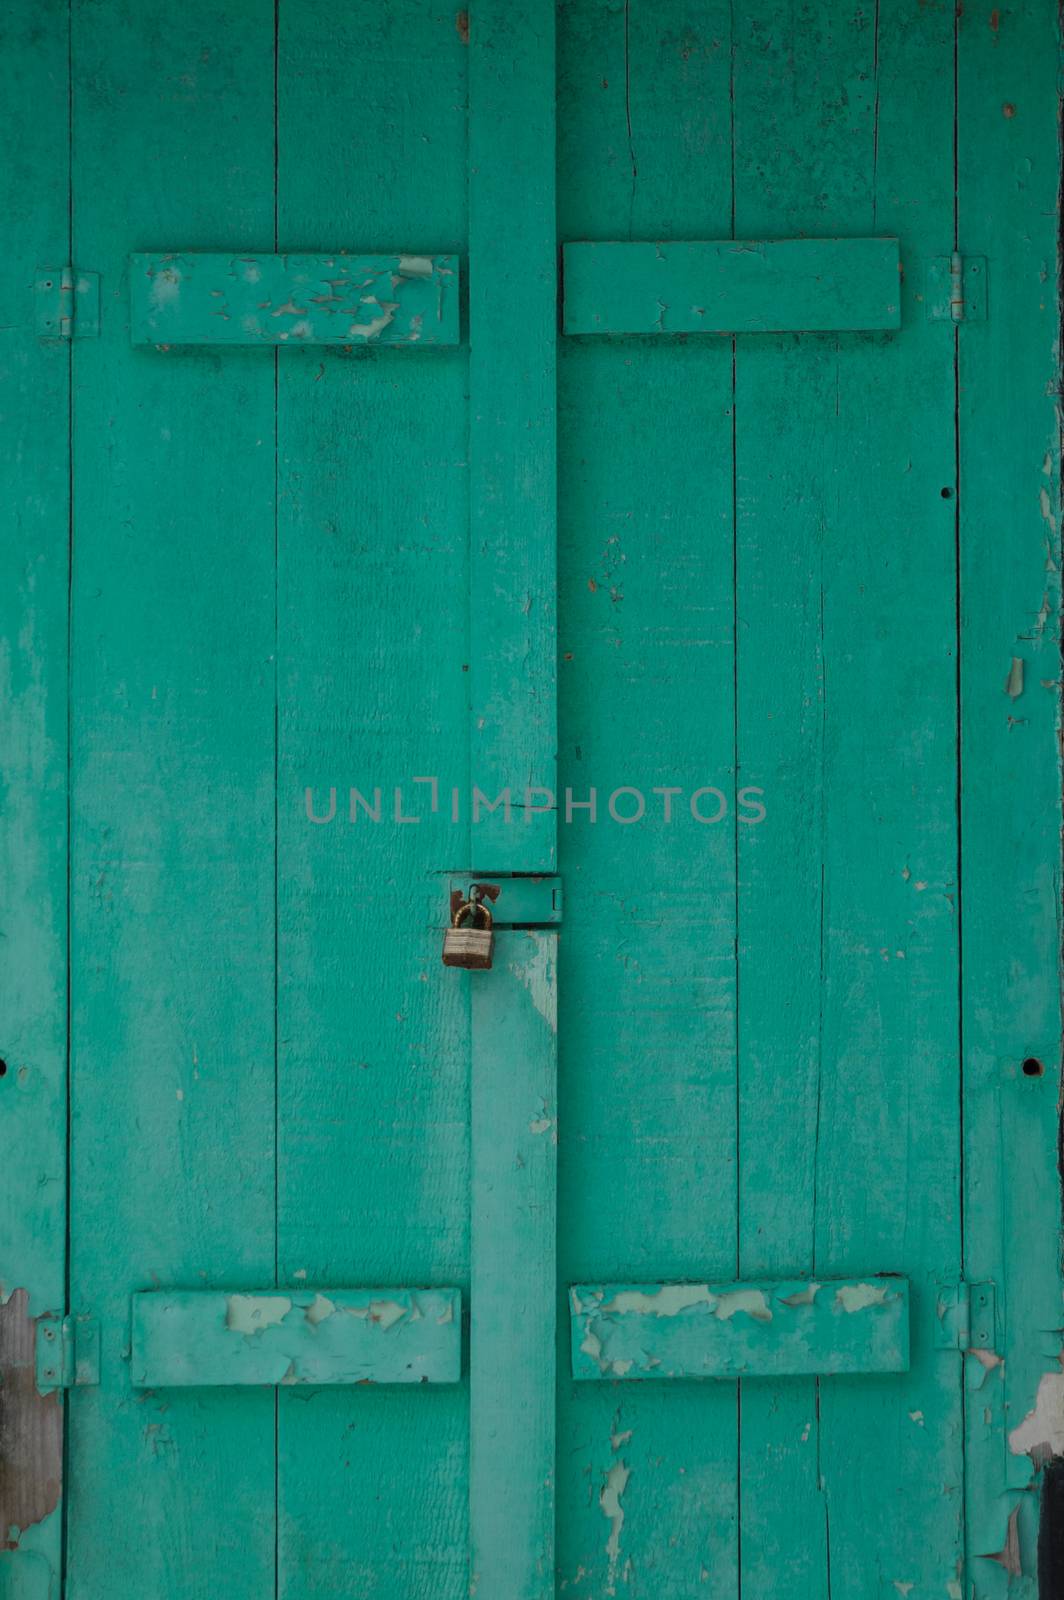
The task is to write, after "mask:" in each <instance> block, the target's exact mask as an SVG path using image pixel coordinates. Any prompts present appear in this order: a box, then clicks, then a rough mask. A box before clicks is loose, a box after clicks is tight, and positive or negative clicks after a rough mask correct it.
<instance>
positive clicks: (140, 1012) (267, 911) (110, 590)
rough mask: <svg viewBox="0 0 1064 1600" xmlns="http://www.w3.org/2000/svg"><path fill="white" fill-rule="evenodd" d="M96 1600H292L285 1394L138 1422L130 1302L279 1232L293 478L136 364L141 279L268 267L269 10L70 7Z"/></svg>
mask: <svg viewBox="0 0 1064 1600" xmlns="http://www.w3.org/2000/svg"><path fill="white" fill-rule="evenodd" d="M73 67H74V79H75V83H74V101H73V104H74V123H75V126H74V163H75V171H74V208H73V215H74V251H75V257H76V259H77V260H80V261H83V262H84V263H85V264H86V267H87V268H88V269H91V270H93V271H96V272H99V274H100V279H101V290H102V295H101V299H102V305H101V331H100V337H99V338H98V339H84V340H80V341H77V342H76V345H75V351H74V389H75V394H74V480H75V505H74V565H73V658H72V688H73V698H74V716H73V737H72V762H73V773H74V779H73V840H72V846H73V856H72V917H73V929H72V948H71V983H72V1008H73V1010H72V1017H73V1038H74V1050H73V1064H72V1195H71V1302H72V1305H73V1306H74V1307H75V1308H76V1310H77V1311H78V1312H84V1313H89V1314H93V1315H95V1316H96V1317H98V1318H99V1322H100V1330H101V1340H102V1350H101V1355H102V1362H101V1367H102V1371H101V1382H100V1386H99V1387H98V1388H86V1389H78V1390H76V1391H73V1392H72V1394H71V1397H70V1401H69V1411H70V1484H71V1487H70V1495H69V1515H70V1526H69V1539H68V1555H69V1568H70V1572H71V1574H72V1586H71V1588H72V1593H73V1594H75V1595H81V1596H96V1595H103V1594H106V1595H108V1596H110V1597H111V1600H133V1597H136V1600H144V1597H145V1596H146V1595H152V1596H157V1597H159V1600H168V1597H171V1596H173V1597H175V1600H176V1597H177V1596H181V1597H182V1600H201V1597H204V1596H207V1595H215V1594H217V1593H218V1592H219V1591H229V1592H232V1593H234V1594H249V1593H260V1594H261V1593H269V1592H270V1591H271V1589H272V1586H273V1578H274V1573H273V1557H274V1528H273V1493H274V1488H273V1486H274V1403H273V1396H272V1394H270V1393H269V1392H268V1391H265V1392H264V1391H251V1390H249V1391H244V1392H235V1391H222V1390H220V1391H217V1392H215V1393H211V1394H207V1393H205V1392H203V1391H194V1390H189V1391H187V1392H185V1393H182V1394H178V1393H176V1392H170V1393H166V1394H162V1393H160V1394H150V1393H145V1394H141V1393H134V1392H133V1391H132V1389H131V1386H130V1373H129V1309H130V1294H131V1292H132V1291H134V1290H139V1289H148V1288H154V1287H159V1286H174V1287H191V1288H203V1287H209V1286H211V1285H225V1286H229V1285H236V1286H241V1285H246V1286H248V1287H254V1286H256V1285H258V1284H261V1283H262V1282H263V1281H267V1282H268V1281H269V1278H270V1276H271V1275H272V1271H273V1244H274V1239H273V1234H274V1219H273V1213H274V1203H273V1201H274V1177H273V1152H274V1134H273V1121H274V1071H273V1058H274V995H273V989H274V948H273V849H274V831H273V813H274V682H273V678H274V669H273V662H272V656H273V652H274V497H273V490H274V464H273V413H274V392H273V372H272V366H271V363H270V361H269V358H267V361H266V362H265V363H264V362H263V361H262V359H261V356H262V352H260V351H256V350H233V351H226V352H225V353H223V354H217V353H208V352H198V351H196V352H193V351H181V352H176V351H174V352H169V353H167V352H164V351H158V350H154V349H151V348H140V349H133V348H132V347H131V344H130V330H129V319H128V305H129V285H128V281H127V259H128V256H129V253H130V252H131V251H135V250H143V249H167V248H175V247H176V248H181V247H188V248H192V249H196V248H197V247H198V248H201V249H217V248H230V249H234V250H238V249H240V248H249V249H263V248H267V249H268V248H269V247H270V245H271V242H272V234H273V122H274V114H273V6H272V3H271V0H243V3H242V4H241V5H240V6H239V7H238V8H237V9H236V10H235V11H233V10H232V9H230V10H228V11H226V12H224V13H221V14H220V12H219V8H218V7H217V5H214V4H211V3H207V0H189V3H188V4H183V5H182V6H181V8H180V10H177V11H161V10H158V9H156V8H149V7H139V6H136V7H131V6H129V5H128V4H126V3H125V0H100V3H95V0H75V5H74V32H73Z"/></svg>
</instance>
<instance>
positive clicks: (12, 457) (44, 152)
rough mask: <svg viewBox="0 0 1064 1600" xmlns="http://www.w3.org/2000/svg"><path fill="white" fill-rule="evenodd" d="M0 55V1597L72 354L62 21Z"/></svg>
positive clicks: (59, 818)
mask: <svg viewBox="0 0 1064 1600" xmlns="http://www.w3.org/2000/svg"><path fill="white" fill-rule="evenodd" d="M0 50H2V51H3V54H4V60H5V83H6V90H5V95H4V102H3V111H2V113H0V212H2V214H3V216H4V218H5V240H6V243H5V248H4V251H3V255H2V258H0V301H2V304H3V306H4V308H5V311H4V316H3V317H2V319H0V321H2V323H3V326H2V327H0V427H2V429H3V434H4V439H5V445H4V449H3V451H2V452H0V639H2V640H3V641H4V643H3V645H2V647H0V796H2V809H3V829H2V830H0V883H2V884H3V891H2V895H0V901H2V911H0V950H2V956H0V1060H2V1061H3V1068H2V1069H0V1071H2V1076H0V1128H2V1130H3V1132H2V1138H3V1151H4V1153H3V1157H2V1159H0V1217H2V1218H3V1222H2V1224H0V1235H2V1238H3V1245H2V1248H0V1368H3V1369H4V1383H3V1387H2V1388H0V1463H2V1464H0V1595H3V1596H5V1597H7V1596H11V1597H15V1596H19V1597H24V1600H48V1597H49V1596H50V1595H54V1594H58V1592H59V1581H60V1562H61V1532H60V1522H61V1515H62V1512H61V1506H60V1498H59V1497H60V1489H61V1479H62V1459H61V1454H62V1410H63V1402H62V1398H61V1396H59V1395H57V1394H52V1395H49V1396H47V1397H46V1398H42V1397H41V1396H40V1395H39V1394H38V1393H37V1388H36V1383H35V1381H34V1362H33V1339H34V1326H33V1319H34V1318H36V1317H38V1316H39V1315H40V1314H41V1313H42V1312H44V1311H56V1310H62V1309H63V1306H64V1296H65V1292H66V1291H65V1269H64V1262H65V1254H66V1088H67V1059H66V1051H67V970H66V963H67V859H66V852H67V589H68V576H69V471H70V445H69V376H70V345H69V344H63V343H61V342H60V341H58V340H50V341H46V342H42V341H41V340H40V339H38V337H37V331H36V326H35V309H36V308H35V304H34V292H33V285H34V280H35V277H36V269H37V268H38V267H45V266H49V267H58V266H63V265H64V264H66V263H67V262H68V261H69V250H70V241H69V177H70V174H69V72H68V67H69V22H68V15H67V10H66V8H65V7H59V8H55V10H54V11H53V13H52V15H51V16H50V18H49V19H48V21H47V23H44V22H43V21H42V18H41V16H40V11H39V7H38V6H37V5H36V4H35V3H33V0H17V3H15V4H14V5H10V6H8V7H7V8H6V10H5V13H4V17H3V21H2V22H0ZM30 128H31V129H32V130H33V132H32V137H27V129H30Z"/></svg>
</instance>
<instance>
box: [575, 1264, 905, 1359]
mask: <svg viewBox="0 0 1064 1600" xmlns="http://www.w3.org/2000/svg"><path fill="white" fill-rule="evenodd" d="M569 1307H570V1313H571V1329H572V1359H573V1376H574V1378H581V1379H584V1380H588V1379H592V1380H597V1381H602V1380H606V1381H609V1382H614V1381H616V1380H617V1379H624V1380H626V1381H631V1380H641V1381H649V1382H660V1381H661V1380H662V1379H664V1378H734V1377H743V1378H745V1377H754V1378H757V1377H776V1378H784V1377H786V1378H794V1377H801V1376H803V1375H807V1374H809V1373H821V1374H832V1373H840V1372H850V1373H853V1372H904V1371H905V1370H906V1369H907V1368H908V1365H909V1285H908V1284H907V1283H906V1281H905V1279H904V1278H884V1279H879V1280H877V1279H875V1278H873V1279H871V1280H869V1281H868V1282H854V1281H850V1282H839V1281H837V1280H836V1281H833V1282H827V1283H817V1282H815V1281H813V1280H810V1279H807V1278H794V1279H790V1280H786V1281H784V1282H774V1283H770V1282H764V1281H763V1282H760V1283H724V1284H716V1283H715V1284H708V1283H653V1284H631V1283H623V1284H617V1283H613V1284H604V1285H602V1284H575V1285H574V1286H573V1287H572V1288H571V1289H570V1290H569Z"/></svg>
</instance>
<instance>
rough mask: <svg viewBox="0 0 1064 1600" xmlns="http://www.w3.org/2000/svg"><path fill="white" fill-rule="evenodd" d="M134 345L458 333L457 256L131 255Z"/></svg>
mask: <svg viewBox="0 0 1064 1600" xmlns="http://www.w3.org/2000/svg"><path fill="white" fill-rule="evenodd" d="M129 283H130V312H131V332H132V338H133V343H134V344H154V345H167V346H168V345H202V344H208V345H214V344H250V345H256V344H258V345H275V344H293V345H301V344H340V345H364V344H411V345H416V344H425V345H455V344H457V343H458V341H459V336H460V335H459V316H458V259H457V257H456V256H426V255H395V256H345V255H327V256H304V255H285V256H271V255H135V256H131V257H130V263H129Z"/></svg>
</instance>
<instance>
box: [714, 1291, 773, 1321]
mask: <svg viewBox="0 0 1064 1600" xmlns="http://www.w3.org/2000/svg"><path fill="white" fill-rule="evenodd" d="M740 1311H742V1312H745V1314H746V1315H747V1316H748V1317H753V1319H754V1321H755V1322H771V1321H772V1312H771V1310H770V1308H769V1303H768V1300H767V1299H766V1298H765V1294H764V1291H763V1290H761V1289H736V1290H735V1291H734V1293H732V1294H722V1295H721V1296H720V1297H719V1299H718V1301H717V1305H716V1309H715V1311H714V1313H713V1314H714V1316H717V1317H719V1318H720V1320H721V1321H722V1322H729V1321H730V1320H731V1318H732V1317H734V1316H735V1315H736V1314H737V1313H738V1312H740Z"/></svg>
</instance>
